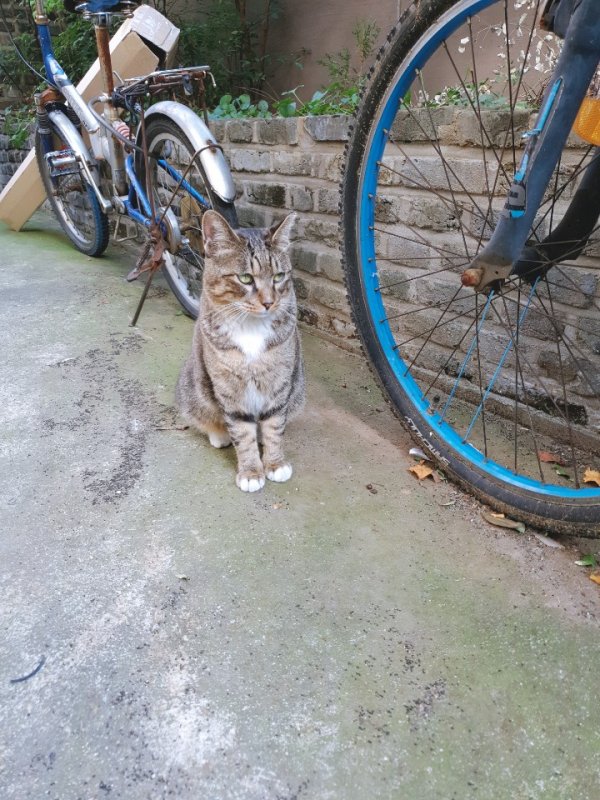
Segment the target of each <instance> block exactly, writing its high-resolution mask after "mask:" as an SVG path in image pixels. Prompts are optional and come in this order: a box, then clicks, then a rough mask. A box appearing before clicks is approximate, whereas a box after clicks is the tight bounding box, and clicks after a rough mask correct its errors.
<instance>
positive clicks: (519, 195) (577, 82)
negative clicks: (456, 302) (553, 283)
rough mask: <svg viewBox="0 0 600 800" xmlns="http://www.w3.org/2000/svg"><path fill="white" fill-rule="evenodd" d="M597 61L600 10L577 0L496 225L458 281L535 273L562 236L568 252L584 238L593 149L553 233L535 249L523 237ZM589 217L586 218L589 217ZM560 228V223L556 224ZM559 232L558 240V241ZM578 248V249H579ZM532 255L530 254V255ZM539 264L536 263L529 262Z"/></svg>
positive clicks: (594, 197)
mask: <svg viewBox="0 0 600 800" xmlns="http://www.w3.org/2000/svg"><path fill="white" fill-rule="evenodd" d="M599 62H600V14H598V3H597V0H582V2H581V3H580V5H579V7H578V8H577V10H576V11H575V13H574V14H573V18H572V20H571V24H570V25H569V28H568V30H567V35H566V38H565V41H564V45H563V48H562V52H561V55H560V57H559V59H558V62H557V65H556V68H555V70H554V73H553V76H552V78H551V81H550V84H549V86H548V88H547V89H546V92H545V94H544V98H543V101H542V107H541V110H540V112H539V114H538V117H537V120H536V123H535V126H534V128H533V129H532V130H530V131H528V132H527V133H526V134H524V136H525V138H526V139H527V140H528V143H527V146H526V148H525V152H524V154H523V158H522V160H521V164H520V166H519V168H518V170H517V172H516V174H515V176H514V178H513V182H512V185H511V187H510V190H509V194H508V198H507V200H506V204H505V206H504V209H503V211H502V213H501V215H500V219H499V221H498V224H497V225H496V227H495V230H494V232H493V234H492V236H491V238H490V240H489V242H488V243H487V245H486V246H485V247H484V248H483V249H482V250H481V251H480V253H479V254H478V255H477V256H476V257H475V258H474V260H473V261H472V262H471V264H470V265H469V268H468V269H467V270H466V271H465V272H464V273H463V275H462V283H463V285H465V286H471V287H473V288H474V289H475V290H476V291H482V290H484V289H488V288H489V287H490V286H491V285H493V284H495V283H496V282H498V281H502V280H504V279H506V278H507V277H508V276H509V275H511V274H515V273H516V274H520V275H522V276H527V278H528V279H531V280H535V279H536V278H537V277H539V274H540V270H542V269H543V267H542V265H543V264H548V261H549V256H550V255H552V257H553V258H556V256H557V255H558V256H560V252H559V250H558V249H557V248H559V247H560V245H559V244H558V243H559V242H561V244H562V240H564V239H565V237H566V236H568V237H571V241H570V242H569V243H568V245H569V248H568V254H569V257H570V258H572V257H573V254H574V253H575V257H576V255H578V252H577V246H576V245H575V244H574V242H573V239H576V238H577V239H579V240H580V241H582V242H583V243H584V242H585V240H586V239H587V237H588V236H589V234H590V233H591V231H592V229H593V227H594V225H595V224H596V221H597V219H598V216H599V215H600V188H599V187H600V157H598V153H596V157H595V158H594V159H593V161H592V164H591V166H590V167H589V168H588V170H587V173H589V174H586V177H585V178H584V180H583V181H582V184H581V186H580V187H579V189H578V192H577V194H578V195H579V199H578V200H577V195H576V198H574V202H573V203H572V204H571V207H570V208H569V211H568V212H567V215H566V217H565V219H564V220H563V222H562V223H561V225H562V228H561V233H560V234H559V237H558V238H557V236H556V231H555V235H554V236H551V237H548V240H546V241H545V242H542V243H541V248H540V249H539V250H538V247H539V245H538V247H536V248H535V250H534V248H533V247H526V246H525V245H526V242H527V238H528V236H529V233H530V231H531V228H532V225H533V223H534V219H535V216H536V214H537V211H538V209H539V207H540V203H541V202H542V199H543V196H544V192H545V191H546V187H547V186H548V183H549V181H550V178H551V176H552V173H553V171H554V169H555V168H556V165H557V164H558V161H559V158H560V155H561V153H562V150H563V148H564V146H565V143H566V141H567V138H568V136H569V133H570V131H571V128H572V127H573V123H574V122H575V118H576V116H577V113H578V111H579V108H580V106H581V103H582V102H583V99H584V97H585V94H586V92H587V89H588V86H589V84H590V82H591V80H592V78H593V76H594V73H595V71H596V69H597V67H598V63H599ZM592 217H593V219H592ZM559 227H560V226H559ZM560 236H562V240H561V239H560ZM583 243H582V244H581V246H580V247H579V252H581V249H582V248H583ZM534 253H535V256H534ZM536 263H537V264H538V268H536V266H535V264H536Z"/></svg>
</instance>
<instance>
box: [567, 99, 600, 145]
mask: <svg viewBox="0 0 600 800" xmlns="http://www.w3.org/2000/svg"><path fill="white" fill-rule="evenodd" d="M573 130H574V131H575V133H576V134H577V135H578V136H581V138H582V139H585V141H586V142H589V143H590V144H595V145H600V98H598V97H586V98H585V99H584V101H583V103H582V104H581V108H580V109H579V113H578V114H577V118H576V120H575V124H574V125H573Z"/></svg>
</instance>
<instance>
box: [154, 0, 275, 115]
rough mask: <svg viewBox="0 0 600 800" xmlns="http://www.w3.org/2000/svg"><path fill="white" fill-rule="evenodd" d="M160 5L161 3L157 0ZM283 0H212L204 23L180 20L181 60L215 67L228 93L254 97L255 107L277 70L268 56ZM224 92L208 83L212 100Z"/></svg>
mask: <svg viewBox="0 0 600 800" xmlns="http://www.w3.org/2000/svg"><path fill="white" fill-rule="evenodd" d="M155 1H156V0H155ZM278 13H279V4H278V2H277V0H260V2H253V3H252V4H250V3H247V2H246V0H211V2H210V3H209V4H208V6H207V8H206V12H205V15H204V17H203V19H202V21H201V22H188V21H186V20H185V19H179V18H177V16H174V21H175V23H176V24H177V25H178V27H179V28H180V31H181V33H180V38H179V53H178V58H179V61H180V63H182V64H188V65H189V64H210V67H211V70H212V72H213V75H214V77H215V80H216V82H217V85H218V87H219V90H220V91H221V92H222V91H223V90H224V89H225V90H227V91H228V92H229V93H230V94H232V95H238V94H239V95H240V96H241V95H242V94H249V95H250V98H251V101H252V102H253V103H255V102H257V101H258V99H259V98H260V96H261V90H262V87H263V85H264V83H265V80H266V79H267V77H268V73H269V71H270V69H271V68H272V66H273V65H272V63H271V57H270V55H269V53H268V52H267V47H268V37H269V30H270V26H271V22H272V21H273V20H274V19H276V18H277V16H278ZM218 101H219V94H218V93H217V92H216V91H215V90H214V89H213V88H212V86H211V85H210V84H209V83H207V102H208V103H209V105H213V104H215V103H217V102H218Z"/></svg>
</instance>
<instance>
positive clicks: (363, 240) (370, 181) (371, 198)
mask: <svg viewBox="0 0 600 800" xmlns="http://www.w3.org/2000/svg"><path fill="white" fill-rule="evenodd" d="M497 2H498V0H474V1H473V2H465V3H462V4H460V6H459V7H458V8H457V7H454V8H452V9H450V10H449V11H447V12H445V13H444V14H443V15H442V16H441V17H440V18H439V19H438V20H437V22H436V26H435V29H434V30H432V31H431V32H429V33H428V34H426V35H425V36H424V37H421V39H420V41H419V42H418V43H417V45H415V47H414V48H413V49H412V50H411V51H410V53H409V54H408V56H407V58H406V60H405V62H404V68H403V70H402V73H401V74H400V73H399V72H398V73H397V76H398V75H399V77H398V79H397V80H396V83H395V85H393V86H392V87H391V88H390V89H389V90H388V93H387V96H386V98H385V101H384V104H383V106H382V107H383V110H382V112H381V113H380V115H379V118H378V119H377V120H376V123H375V126H374V127H373V129H372V130H371V132H370V134H369V138H368V141H367V144H366V147H365V161H364V169H363V173H362V177H361V179H360V189H359V209H360V212H359V217H358V229H359V246H360V258H359V263H360V269H361V273H362V282H363V285H364V292H365V297H366V302H367V305H368V308H369V313H370V316H371V324H372V326H373V328H374V330H375V331H376V335H377V339H378V341H379V345H380V347H381V349H382V351H383V353H384V355H385V357H386V359H387V362H388V364H389V366H390V368H391V370H392V372H393V374H394V376H395V378H396V380H397V382H398V383H399V384H400V386H401V387H402V389H403V391H404V393H405V394H406V395H407V396H408V398H409V399H410V401H411V402H412V404H413V406H414V408H415V409H416V412H417V413H418V414H419V415H420V417H421V418H422V419H423V420H425V422H426V424H427V426H428V428H430V429H431V430H433V431H434V433H435V435H436V436H437V437H439V438H440V439H441V440H443V441H444V442H445V443H446V444H447V445H448V446H449V447H450V448H451V449H452V450H454V451H455V452H456V453H457V454H458V455H459V457H460V458H462V459H464V460H465V461H468V462H470V463H471V464H473V465H474V466H475V467H477V468H479V469H480V470H481V471H482V472H484V473H487V474H488V475H489V476H490V477H491V478H493V479H495V480H497V481H500V482H501V483H503V484H507V485H509V486H513V487H515V488H517V489H521V490H525V491H530V492H534V493H536V494H537V495H542V496H546V497H548V498H549V499H552V498H554V499H564V500H568V499H576V500H583V499H588V498H589V499H598V498H599V497H600V488H580V489H573V488H570V487H566V486H558V485H552V484H548V483H544V482H541V481H538V480H536V479H533V478H529V477H527V476H525V475H520V474H518V473H514V472H512V471H511V470H508V469H506V468H505V467H503V466H502V465H501V464H499V463H497V462H496V461H494V460H492V459H490V458H488V457H486V456H485V455H484V454H483V453H482V452H480V451H479V450H478V449H477V448H475V447H474V446H473V445H471V444H470V443H469V442H466V441H464V440H463V437H462V436H461V435H460V434H459V433H457V431H456V430H455V429H454V428H453V427H452V426H451V425H449V424H448V423H447V422H445V420H444V419H443V414H441V413H439V412H437V411H434V410H433V409H432V408H431V405H430V403H429V401H428V400H427V399H426V398H425V397H424V395H423V393H422V391H421V389H420V388H419V386H418V384H417V383H416V381H415V380H414V378H413V377H412V376H411V375H410V373H409V371H408V370H409V369H410V366H409V365H408V364H407V363H406V362H405V361H404V360H403V359H402V357H401V356H400V354H399V353H398V351H397V350H396V349H395V345H396V342H395V340H394V336H393V333H392V330H391V328H390V325H389V323H388V321H387V319H386V317H387V313H386V310H385V307H384V304H383V300H382V295H381V293H380V292H379V291H378V288H379V278H378V272H377V269H376V268H374V265H376V263H377V256H376V250H375V233H374V227H375V201H376V197H377V185H378V175H379V167H378V163H377V162H378V161H380V159H381V158H382V155H383V152H384V149H385V146H386V144H387V135H386V131H389V130H390V129H391V127H392V123H393V121H394V118H395V116H396V113H397V111H398V107H399V105H400V102H401V100H402V98H404V97H405V95H406V94H407V92H408V91H409V89H410V87H411V85H412V83H413V81H414V79H415V74H416V70H419V69H421V68H422V67H423V66H424V65H425V63H426V62H427V61H428V60H429V59H430V57H431V55H432V54H433V53H434V52H435V51H436V50H437V49H438V46H439V45H440V44H441V42H443V41H444V40H445V39H447V38H448V36H449V35H451V34H452V33H454V32H455V31H456V29H457V28H458V27H459V26H460V25H461V24H462V23H464V22H465V21H466V20H468V18H469V17H471V16H473V15H474V14H477V13H478V12H480V11H482V10H484V9H486V8H488V7H490V6H492V5H495V4H496V3H497ZM459 377H460V376H459ZM457 381H458V379H457Z"/></svg>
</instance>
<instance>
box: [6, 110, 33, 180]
mask: <svg viewBox="0 0 600 800" xmlns="http://www.w3.org/2000/svg"><path fill="white" fill-rule="evenodd" d="M3 127H4V116H3V113H2V112H1V111H0V131H2V130H3ZM32 147H33V136H30V137H29V141H28V143H27V145H26V146H25V147H24V148H16V147H13V146H12V145H11V143H10V137H9V136H7V135H6V134H5V133H0V192H1V191H2V189H4V187H5V186H6V184H7V183H8V182H9V180H10V179H11V178H12V176H13V175H14V173H15V172H16V171H17V169H18V168H19V165H20V164H21V161H23V159H24V158H25V156H26V155H27V153H28V152H29V150H30V149H31V148H32Z"/></svg>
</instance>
